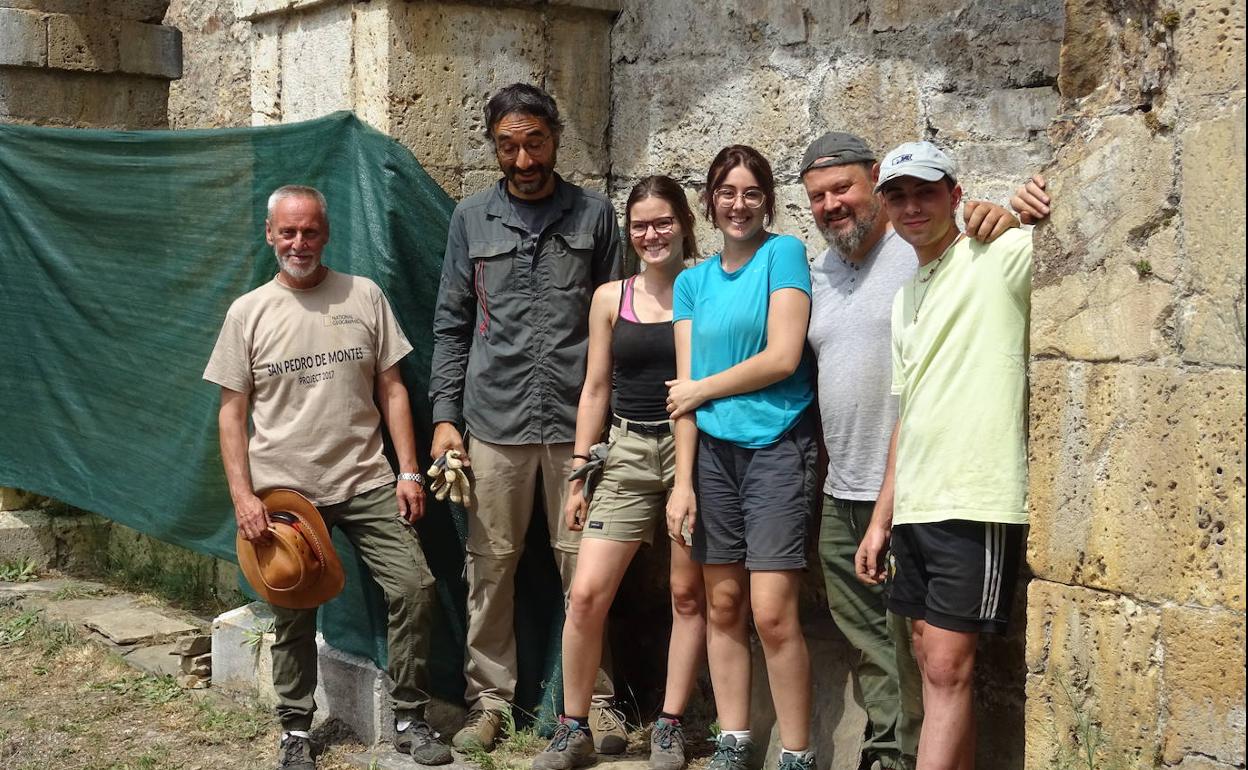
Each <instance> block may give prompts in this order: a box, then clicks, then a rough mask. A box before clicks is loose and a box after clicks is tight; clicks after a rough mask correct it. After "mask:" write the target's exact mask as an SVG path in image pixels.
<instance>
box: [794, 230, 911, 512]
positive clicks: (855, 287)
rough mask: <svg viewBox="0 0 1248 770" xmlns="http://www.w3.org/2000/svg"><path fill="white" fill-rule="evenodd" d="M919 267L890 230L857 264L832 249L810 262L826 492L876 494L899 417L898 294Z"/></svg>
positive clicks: (812, 343)
mask: <svg viewBox="0 0 1248 770" xmlns="http://www.w3.org/2000/svg"><path fill="white" fill-rule="evenodd" d="M917 266H918V258H917V257H916V256H915V254H914V247H912V246H911V245H910V244H908V243H906V242H905V241H903V240H902V239H901V238H900V237H899V236H898V235H897V234H896V233H895V232H893V231H892V230H891V229H890V230H889V231H888V232H887V233H885V235H884V237H883V238H881V239H880V242H879V243H877V244H876V245H875V248H874V249H872V250H871V253H869V254H868V255H867V257H866V259H864V260H863V262H862V264H861V265H859V266H858V267H857V268H854V267H853V266H852V265H848V264H846V263H845V262H844V261H843V260H842V259H841V257H840V254H838V253H837V252H836V251H835V250H833V249H832V248H830V247H829V248H828V249H827V250H826V251H824V252H823V253H822V254H820V255H819V257H818V258H817V259H816V260H815V261H814V263H813V264H812V265H811V266H810V282H811V288H812V305H811V313H810V329H809V331H808V332H807V338H808V339H809V341H810V347H811V349H812V350H814V352H815V356H816V358H817V360H818V362H819V383H818V384H819V414H820V417H821V418H822V420H823V440H824V444H825V446H826V447H827V450H828V477H827V481H825V482H824V485H823V491H824V492H825V493H826V494H829V495H832V496H833V497H838V498H841V499H844V500H874V499H875V498H876V496H877V495H878V494H879V491H880V483H881V482H882V481H883V480H884V467H885V465H886V464H887V463H888V441H889V439H890V438H891V437H892V433H893V425H894V424H895V423H896V422H897V397H896V396H894V395H892V393H891V392H890V383H891V381H892V380H891V376H892V360H891V348H890V345H891V326H890V325H891V315H892V307H893V297H894V296H895V295H896V294H897V290H898V289H900V288H901V286H902V285H903V284H904V283H905V282H906V281H907V280H909V279H910V278H911V277H912V276H913V275H914V271H915V269H916V268H917Z"/></svg>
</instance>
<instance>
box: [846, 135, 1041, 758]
mask: <svg viewBox="0 0 1248 770" xmlns="http://www.w3.org/2000/svg"><path fill="white" fill-rule="evenodd" d="M875 189H876V191H877V192H878V193H880V197H881V199H882V202H883V205H884V210H885V212H886V213H887V215H888V219H889V221H890V222H891V223H892V226H893V228H894V229H895V231H896V232H897V234H898V235H899V236H900V237H901V238H902V239H904V240H905V241H906V242H907V243H909V244H910V245H911V246H913V247H914V250H915V253H916V254H917V255H918V259H919V269H918V272H917V274H916V275H915V276H914V277H913V278H912V279H911V280H909V281H908V282H907V283H906V284H905V285H903V286H902V288H901V289H900V290H899V291H898V292H897V295H896V297H895V298H894V300H893V312H892V324H891V325H892V359H893V361H892V371H893V375H892V391H893V393H894V394H896V395H898V396H899V408H900V411H899V418H898V421H897V425H896V427H895V429H894V431H893V436H892V440H891V443H890V448H889V457H888V466H887V470H886V472H885V476H884V481H883V485H882V486H881V488H880V493H879V497H878V499H877V502H876V506H875V510H874V512H873V515H872V520H871V524H870V526H869V527H868V529H867V533H866V536H865V537H864V538H863V541H862V544H861V545H860V546H859V549H858V553H857V555H856V569H857V573H858V575H859V577H860V578H861V579H862V580H864V581H865V582H867V583H870V584H878V583H879V582H880V581H882V580H883V579H884V577H885V574H886V572H887V570H886V567H885V560H884V553H885V550H886V549H888V548H890V547H891V556H892V561H893V568H894V574H893V576H892V579H891V583H892V587H891V593H890V596H889V609H890V610H891V611H893V612H895V613H897V614H899V615H903V616H905V617H908V618H910V619H911V620H912V622H913V628H912V634H913V644H914V652H915V657H916V658H917V660H918V663H919V668H920V670H921V672H922V676H923V701H924V709H925V717H924V726H923V732H922V737H921V739H920V742H919V753H918V768H919V770H966V768H971V767H973V764H974V755H975V723H974V711H973V702H972V697H973V684H974V664H975V648H976V642H977V640H978V637H979V634H980V633H981V632H985V631H987V632H992V633H1003V632H1004V631H1005V628H1006V623H1007V620H1008V618H1009V614H1010V605H1011V599H1012V597H1013V593H1014V587H1015V583H1016V580H1017V574H1018V567H1019V563H1020V561H1021V558H1022V551H1023V544H1024V540H1025V537H1026V529H1027V334H1028V318H1029V314H1030V306H1031V234H1030V233H1028V232H1025V231H1021V230H1012V231H1010V232H1007V233H1005V234H1004V235H1002V236H1001V237H1000V238H998V239H997V240H995V241H993V242H992V243H991V244H984V243H979V242H976V241H973V240H970V239H968V238H966V237H964V234H963V233H962V232H961V231H960V230H959V229H958V224H957V219H956V212H957V206H958V204H959V202H960V201H961V198H962V188H961V187H960V186H958V184H957V173H956V169H955V166H954V164H953V161H952V160H950V159H949V157H948V156H946V155H945V154H944V153H943V152H941V151H940V150H939V149H938V148H937V147H936V146H935V145H933V144H931V143H929V142H911V143H907V144H903V145H901V146H900V147H898V148H896V149H894V150H893V151H892V152H890V153H888V154H887V155H886V156H885V157H884V161H883V163H882V164H881V167H880V171H879V178H878V181H877V183H876V185H875Z"/></svg>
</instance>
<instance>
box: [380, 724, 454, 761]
mask: <svg viewBox="0 0 1248 770" xmlns="http://www.w3.org/2000/svg"><path fill="white" fill-rule="evenodd" d="M438 737H439V736H438V734H437V733H436V732H434V730H433V728H432V727H430V726H429V723H428V722H425V721H424V720H423V719H413V720H412V721H410V722H408V723H407V727H406V728H404V729H403V730H399V729H398V726H397V725H396V726H395V729H394V750H395V751H397V752H399V753H400V754H410V755H411V757H412V759H413V760H415V761H416V764H418V765H447V764H450V762H451V747H450V746H447V745H446V744H445V743H443V742H442V741H440V740H438Z"/></svg>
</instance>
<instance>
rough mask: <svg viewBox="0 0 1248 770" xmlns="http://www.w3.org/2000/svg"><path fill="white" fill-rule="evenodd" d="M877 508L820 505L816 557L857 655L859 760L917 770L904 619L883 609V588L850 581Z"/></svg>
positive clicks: (913, 682) (914, 687)
mask: <svg viewBox="0 0 1248 770" xmlns="http://www.w3.org/2000/svg"><path fill="white" fill-rule="evenodd" d="M874 507H875V503H874V502H863V501H857V500H840V499H837V498H835V497H832V496H831V495H824V498H823V521H822V523H821V525H820V529H819V557H820V560H821V561H822V562H823V580H824V586H825V587H826V589H827V594H828V609H829V611H830V612H831V614H832V619H833V620H835V621H836V625H837V627H838V628H840V629H841V633H843V634H845V638H846V639H848V640H849V643H850V644H851V645H853V647H854V648H855V649H857V650H858V651H860V652H861V653H862V657H861V658H859V660H858V664H857V666H856V667H855V670H854V673H855V675H856V676H857V678H858V687H859V689H860V690H861V691H862V700H863V707H864V708H865V709H866V712H867V735H866V740H865V741H864V742H863V746H862V750H863V754H864V756H866V757H868V758H870V759H878V760H879V761H880V763H881V764H882V765H883V766H884V767H886V768H897V769H898V770H904V769H905V768H909V767H913V766H914V757H915V755H916V754H917V753H918V747H919V730H920V728H921V726H922V723H923V702H922V698H923V687H922V678H921V677H920V675H919V668H918V664H917V663H916V662H915V660H914V654H913V651H912V650H911V647H910V634H909V627H908V624H907V623H906V619H905V618H903V617H900V616H897V615H894V614H893V613H891V612H888V611H887V610H886V609H885V604H884V602H885V589H884V586H868V585H866V584H864V583H861V582H859V580H858V578H857V577H856V576H855V574H854V554H855V553H856V552H857V551H858V543H859V542H861V541H862V536H863V535H864V534H865V533H866V531H867V525H868V524H869V523H870V522H871V511H872V509H874Z"/></svg>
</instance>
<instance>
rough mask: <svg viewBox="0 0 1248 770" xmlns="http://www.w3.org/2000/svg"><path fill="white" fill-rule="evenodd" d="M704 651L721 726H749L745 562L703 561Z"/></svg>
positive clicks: (748, 614)
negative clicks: (704, 562)
mask: <svg viewBox="0 0 1248 770" xmlns="http://www.w3.org/2000/svg"><path fill="white" fill-rule="evenodd" d="M702 576H703V578H704V579H705V580H706V655H707V662H708V663H709V665H710V669H711V686H712V687H714V688H715V710H716V712H717V713H718V715H719V728H720V729H721V730H748V729H749V728H750V637H749V632H748V631H747V629H746V623H747V622H748V621H749V619H750V594H749V583H750V576H749V573H748V572H746V570H745V564H744V563H742V562H736V563H735V564H706V565H703V567H702Z"/></svg>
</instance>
